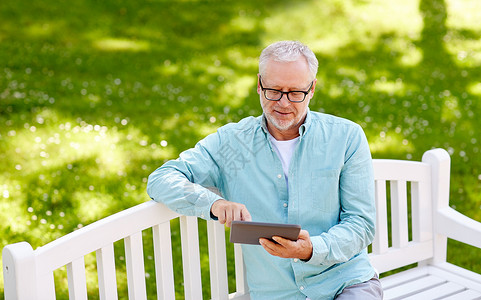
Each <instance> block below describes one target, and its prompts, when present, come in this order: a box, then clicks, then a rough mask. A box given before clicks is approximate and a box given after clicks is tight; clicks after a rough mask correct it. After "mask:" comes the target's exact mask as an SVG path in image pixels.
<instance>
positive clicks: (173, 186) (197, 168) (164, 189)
mask: <svg viewBox="0 0 481 300" xmlns="http://www.w3.org/2000/svg"><path fill="white" fill-rule="evenodd" d="M219 144H220V138H219V134H218V133H213V134H211V135H209V136H207V137H206V138H204V139H203V140H201V141H200V142H198V143H197V145H196V146H195V147H194V148H192V149H189V150H186V151H184V152H182V153H181V154H180V156H179V158H178V159H176V160H171V161H168V162H166V163H165V164H164V165H163V166H161V167H160V168H158V169H157V170H155V171H154V172H153V173H152V174H150V176H149V178H148V182H147V193H148V194H149V196H150V198H151V199H153V200H155V201H157V202H161V203H164V204H165V205H167V206H168V207H169V208H170V209H172V210H174V211H176V212H178V213H180V214H183V215H188V216H197V217H200V218H203V219H207V220H209V219H211V215H210V208H211V206H212V204H213V203H214V202H215V201H216V200H218V199H221V196H219V195H218V194H217V193H215V192H213V191H212V190H211V189H209V187H212V188H214V189H215V188H218V187H219V181H220V176H219V174H220V173H219V166H218V165H217V162H216V160H215V158H214V157H213V154H215V153H217V152H218V149H219Z"/></svg>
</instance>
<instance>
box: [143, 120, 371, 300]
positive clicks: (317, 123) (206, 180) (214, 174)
mask: <svg viewBox="0 0 481 300" xmlns="http://www.w3.org/2000/svg"><path fill="white" fill-rule="evenodd" d="M299 134H300V139H299V143H298V144H297V146H296V148H295V150H294V153H293V156H292V160H291V164H290V167H289V175H288V178H289V181H288V183H286V180H285V177H284V173H283V170H282V164H281V161H280V159H279V157H278V155H277V153H276V152H275V150H274V149H273V147H272V145H271V142H270V140H269V132H268V130H267V127H266V123H265V118H264V117H263V116H260V117H257V118H254V117H248V118H245V119H243V120H241V121H240V122H239V123H235V124H228V125H225V126H223V127H221V128H219V129H218V130H217V132H216V133H213V134H211V135H209V136H207V137H206V138H204V139H203V140H201V141H200V142H199V143H197V145H196V146H195V148H193V149H189V150H187V151H184V152H182V153H181V154H180V157H179V158H178V159H176V160H172V161H169V162H167V163H165V164H164V165H163V166H162V167H160V168H158V169H157V170H155V171H154V172H153V173H152V174H151V175H150V176H149V181H148V184H147V192H148V194H149V195H150V197H151V198H152V199H154V200H155V201H159V202H163V203H165V204H166V205H167V206H168V207H170V208H171V209H173V210H174V211H177V212H179V213H181V214H184V215H194V216H198V217H201V218H204V219H210V218H211V214H210V208H211V206H212V204H213V203H214V201H216V200H218V199H220V197H219V196H218V195H217V194H216V193H214V192H213V191H211V189H207V188H210V187H213V188H216V189H218V191H219V192H220V193H221V194H222V197H223V198H224V199H226V200H229V201H235V202H238V203H243V204H244V205H245V206H246V207H247V209H248V210H249V212H250V214H251V216H252V220H253V221H258V222H275V223H291V224H299V225H301V227H302V229H305V230H307V231H308V232H309V234H310V236H311V241H312V245H313V254H312V257H311V259H310V260H309V261H307V262H304V261H302V260H299V259H286V258H279V257H275V256H271V255H270V254H268V253H267V252H266V251H265V250H264V249H263V248H262V247H261V246H258V245H243V246H242V247H243V254H244V261H245V264H246V272H247V281H248V285H249V290H250V293H251V299H302V300H305V299H306V297H309V298H310V299H312V300H314V299H333V298H334V297H335V295H336V294H339V293H340V292H341V291H342V289H343V288H345V287H346V286H349V285H353V284H357V283H361V282H364V281H367V280H369V279H371V278H372V277H373V276H374V274H375V271H374V269H373V267H372V266H371V264H370V263H369V259H368V256H367V251H366V247H367V246H368V245H369V244H370V243H371V242H372V239H373V237H374V224H375V206H374V179H373V169H372V160H371V154H370V151H369V146H368V143H367V140H366V137H365V135H364V132H363V131H362V129H361V127H360V126H359V125H357V124H355V123H353V122H351V121H348V120H345V119H342V118H339V117H335V116H331V115H326V114H321V113H317V112H310V111H308V113H307V116H306V119H305V121H304V124H303V125H302V126H301V127H300V128H299ZM287 184H288V185H289V187H288V186H287Z"/></svg>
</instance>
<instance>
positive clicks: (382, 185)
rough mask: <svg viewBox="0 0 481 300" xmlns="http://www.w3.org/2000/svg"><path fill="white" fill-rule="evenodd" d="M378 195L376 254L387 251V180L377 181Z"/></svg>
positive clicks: (374, 244) (373, 247)
mask: <svg viewBox="0 0 481 300" xmlns="http://www.w3.org/2000/svg"><path fill="white" fill-rule="evenodd" d="M374 186H375V197H376V214H377V216H376V235H375V236H374V241H373V242H372V252H373V253H374V254H382V253H386V252H387V250H388V248H389V244H388V226H387V223H388V219H387V202H386V201H387V200H386V180H381V179H378V180H376V181H375V185H374Z"/></svg>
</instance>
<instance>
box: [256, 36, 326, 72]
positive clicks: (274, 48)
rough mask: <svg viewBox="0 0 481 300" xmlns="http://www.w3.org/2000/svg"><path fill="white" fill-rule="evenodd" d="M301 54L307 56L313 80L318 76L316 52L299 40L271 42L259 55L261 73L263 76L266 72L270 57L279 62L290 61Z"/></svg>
mask: <svg viewBox="0 0 481 300" xmlns="http://www.w3.org/2000/svg"><path fill="white" fill-rule="evenodd" d="M301 55H303V56H304V57H305V58H306V60H307V64H308V66H309V70H310V72H311V76H312V80H314V79H315V78H316V74H317V68H318V67H319V62H318V61H317V58H316V55H315V54H314V52H312V50H311V49H309V48H308V47H307V46H306V45H304V44H302V43H301V42H298V41H280V42H276V43H273V44H270V45H269V46H267V47H266V48H265V49H264V50H262V52H261V55H260V57H259V74H261V76H263V75H264V74H265V69H266V65H267V62H268V61H269V60H270V59H273V60H274V61H278V62H290V61H296V60H297V59H298V58H299V56H301Z"/></svg>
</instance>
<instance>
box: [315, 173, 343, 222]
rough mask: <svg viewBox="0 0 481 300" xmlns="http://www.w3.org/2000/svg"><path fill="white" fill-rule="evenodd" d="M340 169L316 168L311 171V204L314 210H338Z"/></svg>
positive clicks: (331, 211)
mask: <svg viewBox="0 0 481 300" xmlns="http://www.w3.org/2000/svg"><path fill="white" fill-rule="evenodd" d="M340 172H341V171H340V170H336V169H329V170H316V171H313V172H312V173H311V195H310V197H309V198H310V199H311V201H310V202H311V203H310V204H311V206H312V208H313V209H314V210H317V211H319V210H320V211H324V212H329V213H333V212H336V211H339V203H340V202H339V175H340Z"/></svg>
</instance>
